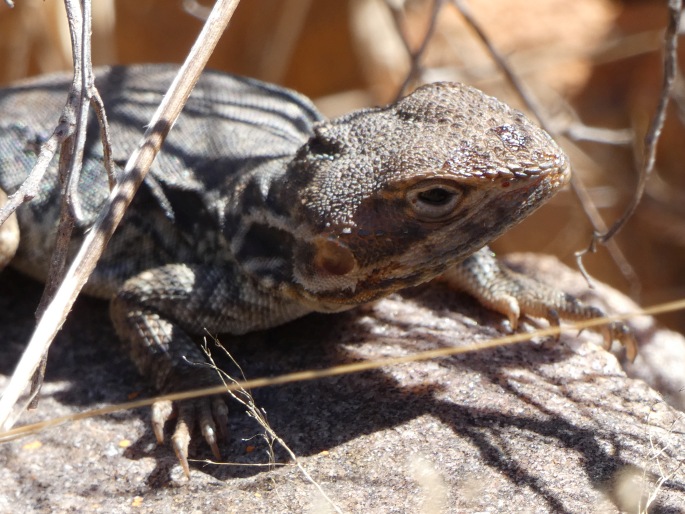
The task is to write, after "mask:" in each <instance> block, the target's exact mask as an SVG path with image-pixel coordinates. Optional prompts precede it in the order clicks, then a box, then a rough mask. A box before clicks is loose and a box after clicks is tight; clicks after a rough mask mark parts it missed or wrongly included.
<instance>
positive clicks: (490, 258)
mask: <svg viewBox="0 0 685 514" xmlns="http://www.w3.org/2000/svg"><path fill="white" fill-rule="evenodd" d="M441 278H442V279H443V280H445V281H446V282H447V283H448V284H449V285H450V286H451V287H453V288H454V289H459V290H462V291H465V292H467V293H469V294H470V295H472V296H474V297H475V298H476V299H478V300H479V301H480V303H482V304H483V305H484V306H485V307H488V308H489V309H492V310H494V311H496V312H499V313H501V314H503V315H504V316H506V317H507V318H508V319H509V323H510V324H511V327H512V329H513V330H516V328H517V327H518V322H519V319H520V318H521V317H523V316H532V317H538V318H545V319H546V320H548V321H549V322H550V323H551V324H553V325H558V324H559V321H560V320H568V321H581V320H587V319H593V318H600V317H604V316H605V313H604V311H602V310H601V309H600V308H598V307H594V306H591V305H586V304H584V303H583V302H581V301H580V300H578V299H577V298H575V297H573V296H571V295H569V294H567V293H564V292H562V291H559V290H557V289H554V288H553V287H550V286H548V285H546V284H543V283H541V282H538V281H537V280H535V279H533V278H530V277H527V276H525V275H521V274H520V273H516V272H515V271H513V270H511V269H509V268H508V267H506V266H505V265H504V264H502V263H501V262H499V261H498V260H497V258H496V257H495V254H494V253H493V252H492V251H491V250H490V249H489V248H488V247H485V248H482V249H481V250H479V251H478V252H476V253H474V254H473V255H471V256H470V257H467V258H466V259H464V260H463V261H462V262H460V263H459V264H458V265H456V266H454V267H453V268H451V269H450V270H448V271H447V272H446V273H444V274H443V275H442V277H441ZM603 332H604V337H605V347H606V348H608V347H610V346H611V342H612V341H613V340H618V341H620V342H621V343H622V344H623V345H624V346H625V347H626V355H627V357H628V359H630V360H631V361H632V360H634V359H635V356H636V355H637V345H636V343H635V340H634V338H633V337H632V335H631V334H630V331H629V330H628V328H627V327H626V326H625V325H624V324H623V323H620V322H613V323H610V324H609V325H608V326H607V327H606V328H605V329H603Z"/></svg>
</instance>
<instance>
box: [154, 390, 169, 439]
mask: <svg viewBox="0 0 685 514" xmlns="http://www.w3.org/2000/svg"><path fill="white" fill-rule="evenodd" d="M173 414H174V406H173V404H172V403H171V402H170V401H169V400H163V401H159V402H155V403H153V404H152V419H151V421H152V431H153V432H154V433H155V438H156V439H157V444H162V443H163V442H164V425H165V424H166V422H167V421H168V420H169V419H171V417H172V416H173Z"/></svg>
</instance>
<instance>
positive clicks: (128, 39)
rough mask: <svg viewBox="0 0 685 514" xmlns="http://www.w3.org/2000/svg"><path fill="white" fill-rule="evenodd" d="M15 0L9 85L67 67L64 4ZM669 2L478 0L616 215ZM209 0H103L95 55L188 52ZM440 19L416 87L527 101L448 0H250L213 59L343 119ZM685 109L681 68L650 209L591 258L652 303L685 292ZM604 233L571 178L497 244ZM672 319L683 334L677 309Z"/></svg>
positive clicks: (539, 245) (650, 96)
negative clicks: (595, 229) (465, 88)
mask: <svg viewBox="0 0 685 514" xmlns="http://www.w3.org/2000/svg"><path fill="white" fill-rule="evenodd" d="M15 3H16V7H15V8H14V9H10V8H9V7H8V6H7V5H6V4H5V3H4V2H2V1H0V84H1V85H6V84H10V83H12V82H13V81H16V80H19V79H22V78H24V77H28V76H32V75H36V74H42V73H47V72H53V71H57V70H68V69H70V67H71V49H70V43H69V34H68V30H67V24H66V18H65V14H64V12H63V9H64V7H63V3H62V2H60V1H58V0H15ZM666 3H667V2H666V0H663V1H638V0H633V1H628V0H623V1H613V0H574V1H573V2H569V1H568V0H544V1H539V2H531V1H529V0H471V1H470V2H468V5H469V6H470V8H471V10H472V12H473V15H474V17H475V18H476V19H477V20H478V22H479V23H480V24H481V25H482V27H483V29H484V31H485V33H486V34H487V36H488V38H489V39H490V41H491V42H492V44H493V45H494V46H495V47H496V48H497V49H498V50H499V51H500V52H501V53H503V54H504V55H505V56H507V58H508V60H509V62H510V64H511V66H512V67H513V69H514V71H515V72H516V73H517V74H518V75H519V76H520V77H521V78H522V79H523V80H524V82H525V84H526V88H527V90H528V91H529V92H530V93H531V94H532V95H534V97H535V98H536V99H537V101H538V102H539V103H540V104H541V106H542V107H543V110H544V111H545V113H546V115H547V116H548V118H549V119H551V120H552V122H553V125H554V127H555V128H556V129H557V130H558V131H559V133H560V134H564V135H561V136H559V137H558V139H559V141H560V143H561V144H562V146H563V147H564V148H565V149H566V151H567V152H568V154H569V155H570V157H571V161H572V163H573V165H574V170H575V173H576V174H577V176H578V177H579V178H580V180H581V181H582V183H583V184H584V186H585V190H586V192H587V195H588V197H589V199H590V200H591V201H592V203H593V204H594V206H595V207H596V209H597V210H598V212H599V214H600V215H601V216H602V218H603V219H604V220H605V222H606V223H607V224H608V225H610V224H612V223H613V221H614V220H615V219H616V218H617V217H618V216H619V215H620V214H621V213H622V211H623V208H624V207H625V205H626V204H627V203H628V201H629V200H630V198H631V196H632V194H633V191H634V189H635V185H636V182H637V176H638V172H637V169H638V168H637V166H636V162H639V159H640V152H641V146H642V140H643V138H644V134H645V132H646V130H647V126H648V124H649V122H650V117H651V116H652V115H653V112H654V109H655V107H656V105H657V102H658V98H659V88H660V85H661V81H662V71H661V69H662V52H661V47H662V41H663V29H664V27H665V26H666V23H667V12H666ZM211 4H212V3H211V2H208V1H203V2H201V1H193V0H186V1H184V0H117V1H114V0H95V1H94V2H93V62H94V65H96V66H97V65H104V64H127V63H142V62H177V63H180V62H182V60H183V59H184V57H185V55H186V53H187V51H188V49H189V48H190V47H191V45H192V43H193V41H194V39H195V37H196V35H197V33H198V32H199V30H200V28H201V26H202V21H201V19H202V18H203V16H206V14H207V12H208V9H209V8H210V7H211ZM436 5H437V6H439V9H437V8H436ZM431 28H432V32H431V36H430V38H428V40H427V44H426V46H425V52H424V53H423V54H422V55H421V57H420V59H419V60H418V64H419V65H420V66H419V68H418V70H417V72H418V73H417V74H416V80H415V81H413V82H412V84H411V85H412V86H415V85H417V84H418V83H420V82H431V81H436V80H453V81H461V82H465V83H468V84H472V85H474V86H476V87H478V88H480V89H483V90H485V91H486V92H488V93H490V94H493V95H495V96H497V97H499V98H501V99H502V100H504V101H506V102H507V103H510V104H511V105H513V106H515V107H517V108H522V104H521V102H520V100H519V99H518V97H517V96H516V94H515V93H514V91H513V90H512V89H511V87H510V86H509V85H508V83H507V82H506V81H505V80H504V78H503V75H502V73H501V72H500V71H499V70H498V68H497V67H496V66H495V64H494V63H493V61H492V59H491V58H490V57H489V54H488V52H487V50H486V49H485V47H484V46H483V44H482V43H481V42H480V40H479V39H478V37H477V36H476V35H475V33H474V31H473V29H472V28H471V27H470V26H468V24H466V23H465V21H464V19H463V17H462V16H461V14H460V13H459V11H458V10H457V9H456V8H455V6H454V5H453V4H452V3H451V2H450V1H447V0H445V1H443V2H438V3H437V4H436V2H434V1H433V0H335V1H327V2H324V1H321V0H319V1H314V0H249V1H244V2H242V3H241V4H240V5H239V6H238V9H237V11H236V13H235V15H234V17H233V20H232V21H231V24H230V25H229V28H228V30H227V32H226V33H225V34H224V36H223V39H222V41H221V42H220V44H219V46H218V48H217V50H216V51H215V53H214V55H213V57H212V59H211V60H210V67H212V68H216V69H222V70H226V71H230V72H234V73H239V74H243V75H248V76H252V77H257V78H260V79H263V80H267V81H270V82H276V83H278V84H282V85H285V86H287V87H291V88H293V89H296V90H298V91H300V92H303V93H305V94H307V95H308V96H310V97H311V98H313V99H314V101H315V102H316V103H317V105H319V107H320V108H321V109H322V111H323V112H324V113H325V114H327V115H329V116H336V115H338V114H342V113H345V112H348V111H350V110H352V109H356V108H360V107H364V106H369V105H377V104H383V103H387V102H389V101H392V100H393V99H394V98H395V97H396V96H397V94H398V91H399V90H400V89H401V86H402V84H403V83H404V81H405V79H406V77H407V76H408V74H409V72H410V69H411V67H412V62H414V63H415V64H416V63H417V60H416V59H414V60H413V61H412V54H415V53H416V52H417V50H418V49H419V48H420V47H421V46H422V42H423V40H424V37H425V35H426V34H427V31H429V29H431ZM524 110H525V109H524ZM684 121H685V90H684V89H683V81H682V80H679V81H678V84H677V86H676V93H675V95H674V98H673V100H672V102H671V104H670V107H669V117H668V120H667V123H666V128H665V131H664V134H663V137H662V140H661V142H660V145H659V148H658V155H657V164H656V169H655V172H654V175H653V177H652V178H651V179H650V182H649V184H648V187H647V191H646V194H645V197H644V198H643V200H642V204H641V206H640V207H639V209H638V211H637V213H636V214H635V216H634V217H633V218H632V219H631V221H630V222H629V223H628V225H627V226H626V227H625V228H624V229H623V230H622V231H621V232H620V233H619V235H618V237H617V238H616V241H615V246H614V248H612V249H611V251H609V250H607V249H606V248H600V249H599V251H598V252H597V253H596V254H593V255H589V256H586V257H585V259H584V263H585V265H586V267H587V269H588V271H589V272H590V274H591V275H592V276H594V277H595V278H596V279H598V280H601V281H604V282H607V283H609V284H611V285H613V286H614V287H617V288H618V289H621V290H622V291H624V292H626V293H628V294H629V295H631V296H632V297H633V298H634V299H635V300H636V301H638V302H639V303H641V304H643V305H650V304H653V303H656V302H660V301H664V300H667V299H673V298H678V297H682V296H685V266H684V265H683V262H684V261H685V259H684V257H685V223H684V221H683V220H685V130H684V127H683V122H684ZM595 128H603V129H608V130H602V131H597V130H594V129H595ZM141 131H142V128H141ZM591 232H592V228H591V224H590V223H589V221H588V218H587V215H586V214H585V212H584V211H583V209H582V208H581V206H580V203H579V201H578V200H577V198H576V196H575V194H574V193H573V192H572V191H571V190H570V189H567V190H565V191H563V192H562V193H560V194H559V195H557V197H555V198H554V199H553V200H552V202H550V204H548V205H546V206H545V207H543V208H542V209H541V210H540V211H538V212H537V213H536V214H535V215H533V216H532V217H531V218H530V219H528V220H527V221H525V222H524V223H523V224H521V225H520V226H519V227H517V228H515V229H514V230H512V231H510V232H509V233H507V234H506V235H505V236H503V237H502V238H501V239H500V240H498V241H497V242H496V244H495V245H494V248H495V250H496V251H498V252H500V253H504V252H513V251H535V252H543V253H551V254H554V255H556V256H557V257H559V258H560V259H562V260H563V261H565V262H566V263H567V264H569V265H571V266H572V267H575V262H574V257H573V254H574V252H575V251H577V250H581V249H583V248H586V247H587V245H588V244H589V241H590V234H591ZM631 270H632V271H631ZM661 320H662V321H663V322H664V323H666V324H668V325H670V326H671V327H673V328H676V329H678V330H680V331H685V316H684V315H682V314H680V313H675V314H671V315H669V316H667V317H663V318H661Z"/></svg>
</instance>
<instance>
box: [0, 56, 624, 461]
mask: <svg viewBox="0 0 685 514" xmlns="http://www.w3.org/2000/svg"><path fill="white" fill-rule="evenodd" d="M173 74H174V70H173V69H172V68H170V67H167V66H135V67H128V68H126V67H120V68H110V69H103V70H99V71H98V72H97V76H98V81H97V84H98V87H99V89H100V91H101V94H102V96H103V98H104V101H105V105H106V108H107V112H108V115H109V119H110V123H111V131H112V134H113V146H114V158H115V161H117V162H120V163H123V162H124V161H125V160H126V158H127V156H128V154H129V153H130V152H131V151H132V149H133V148H134V145H135V143H136V141H137V139H138V137H139V134H140V133H141V132H142V130H143V128H144V126H145V123H146V122H147V121H148V120H149V118H150V116H151V113H152V111H153V109H154V108H155V106H156V105H157V103H158V102H159V100H160V98H161V96H162V94H163V92H164V89H165V87H164V86H165V84H167V83H168V82H169V81H170V80H171V78H172V76H173ZM67 85H68V80H67V79H66V78H65V77H64V76H59V77H54V76H53V77H49V78H43V79H38V80H35V81H31V82H28V83H24V84H20V85H17V86H15V87H11V88H8V89H5V90H3V91H0V120H1V121H0V189H4V190H5V191H7V192H8V193H13V192H14V191H16V190H17V188H18V187H19V185H20V184H21V183H22V181H23V180H24V179H25V177H26V175H27V173H28V171H29V170H30V169H31V166H32V164H33V161H34V159H35V157H36V154H37V151H38V148H39V146H40V144H41V142H42V141H43V140H45V139H46V138H47V136H48V135H49V133H50V130H51V127H52V126H53V125H54V119H56V117H57V115H58V113H59V110H60V104H61V102H62V95H63V93H64V91H66V89H67ZM93 123H94V122H93ZM97 136H98V131H97V130H96V128H95V126H94V125H93V126H92V127H91V130H89V139H88V142H87V145H86V155H85V165H84V171H83V181H82V183H81V184H80V186H79V193H80V195H81V197H80V201H81V204H82V209H83V212H84V213H85V215H84V217H83V219H80V220H78V223H77V232H79V234H83V232H85V231H86V230H88V228H89V227H90V226H91V225H92V223H93V220H94V218H95V216H96V214H97V212H98V210H99V209H100V207H101V206H102V204H103V202H104V201H105V198H106V196H107V193H108V185H107V178H106V176H105V174H104V172H103V171H102V150H101V146H100V145H99V143H98V139H97ZM569 173H570V168H569V162H568V159H567V157H566V156H565V155H564V153H563V152H562V150H561V149H560V148H559V146H558V145H557V144H556V143H555V142H554V141H553V140H552V138H551V137H550V136H549V135H548V134H547V133H545V132H544V131H543V130H541V129H540V128H538V127H536V126H535V125H534V124H532V123H531V122H530V121H528V119H527V118H526V117H525V116H524V115H523V114H522V113H520V112H518V111H515V110H513V109H511V108H509V107H508V106H506V105H505V104H503V103H501V102H499V101H498V100H496V99H494V98H492V97H489V96H486V95H485V94H483V93H482V92H480V91H478V90H476V89H473V88H471V87H468V86H465V85H462V84H455V83H436V84H429V85H426V86H423V87H421V88H419V89H417V90H416V91H415V92H414V93H412V94H411V95H409V96H407V97H406V98H404V99H402V100H400V101H398V102H397V103H395V104H392V105H389V106H387V107H381V108H374V109H366V110H361V111H357V112H353V113H351V114H348V115H346V116H343V117H340V118H337V119H334V120H331V121H327V120H325V119H324V118H323V117H322V116H321V115H320V114H319V113H318V112H317V110H316V109H315V108H314V106H313V105H312V104H311V102H310V101H309V100H308V99H306V98H304V97H302V96H301V95H298V94H297V93H294V92H291V91H288V90H285V89H282V88H280V87H278V86H273V85H269V84H264V83H262V82H258V81H255V80H250V79H244V78H239V77H234V76H231V75H226V74H221V73H216V72H206V73H205V74H204V76H203V78H202V79H201V80H200V82H199V83H198V85H197V87H196V88H195V91H194V93H193V95H192V96H191V98H190V100H189V102H188V104H187V106H186V108H185V110H184V113H183V115H182V116H181V118H180V119H179V121H178V123H177V125H176V127H175V128H174V130H173V131H172V132H171V134H170V136H169V138H168V140H167V142H166V143H165V146H164V149H163V152H162V154H161V155H160V156H159V158H158V159H157V162H156V164H155V166H154V167H153V169H152V170H151V172H150V174H149V175H148V177H147V178H146V180H145V183H144V185H143V187H142V188H141V190H140V191H139V193H138V194H137V196H136V198H135V199H134V202H133V204H132V205H131V208H130V209H129V211H128V212H127V214H126V217H125V218H124V221H123V223H122V225H121V227H120V228H119V230H118V231H117V232H116V233H115V235H114V237H113V239H112V241H111V242H110V244H109V246H108V248H107V250H106V252H105V255H104V256H103V257H102V259H101V261H100V262H99V264H98V266H97V268H96V270H95V272H94V274H93V275H92V276H91V278H90V280H89V282H88V284H87V286H86V288H85V289H84V292H85V293H87V294H90V295H95V296H98V297H102V298H107V299H111V300H112V301H111V318H112V321H113V323H114V326H115V328H116V331H117V333H118V335H119V336H120V338H121V339H122V340H123V341H124V342H125V343H126V345H127V347H128V349H129V352H130V354H131V357H132V359H133V361H134V362H135V363H136V365H137V367H138V368H139V370H140V372H141V373H142V374H143V375H144V376H146V377H149V378H150V379H151V380H152V381H153V383H154V384H155V386H156V387H157V388H158V389H159V390H160V391H164V392H168V391H177V390H182V389H189V388H197V387H202V386H208V385H214V384H216V383H218V382H219V378H218V376H217V374H216V372H215V371H213V370H212V369H210V368H208V367H206V366H201V365H198V364H197V363H201V362H203V361H204V356H203V354H202V352H201V351H200V349H199V348H198V347H197V346H196V344H195V342H194V341H193V339H192V337H191V336H193V335H198V334H205V333H206V331H209V332H210V333H222V332H224V333H231V334H236V335H240V334H244V333H247V332H250V331H253V330H258V329H265V328H269V327H274V326H277V325H279V324H282V323H285V322H287V321H289V320H292V319H295V318H298V317H301V316H304V315H305V314H307V313H310V312H315V311H316V312H338V311H343V310H346V309H351V308H353V307H355V306H358V305H360V304H364V303H366V302H370V301H373V300H376V299H378V298H381V297H383V296H386V295H388V294H390V293H393V292H395V291H398V290H401V289H404V288H407V287H410V286H414V285H417V284H421V283H424V282H427V281H430V280H432V279H434V278H441V279H443V280H446V281H447V282H448V283H449V284H450V285H451V286H453V287H456V288H460V289H464V290H466V291H467V292H469V293H471V294H472V295H474V296H476V297H477V298H478V299H479V300H480V301H481V302H482V303H483V304H484V305H486V306H487V307H489V308H491V309H494V310H496V311H498V312H500V313H502V314H503V315H504V316H506V317H507V318H508V319H509V321H510V323H511V327H512V329H516V326H517V324H518V320H519V318H521V317H522V316H538V317H543V318H547V319H548V320H549V321H550V322H552V323H556V322H558V319H559V318H563V319H572V320H575V319H586V318H593V317H597V316H602V315H603V313H602V311H601V310H599V309H597V308H595V307H591V306H586V305H583V304H581V303H580V302H579V301H578V300H576V299H575V298H573V297H570V296H568V295H565V294H563V293H559V292H556V291H554V290H551V289H549V288H547V287H544V286H542V285H540V284H539V283H537V282H534V281H532V280H531V279H528V278H526V277H523V276H520V275H517V274H515V273H514V272H512V271H511V270H509V269H507V268H505V267H503V266H502V265H500V264H499V263H498V261H497V260H496V259H495V257H494V255H493V254H492V252H491V251H490V250H489V249H488V248H487V247H486V246H485V245H486V244H487V243H489V242H490V241H492V240H493V239H494V238H496V237H497V236H499V235H500V234H501V233H503V232H505V231H506V230H507V229H509V228H510V227H511V226H512V225H514V224H516V223H518V222H519V221H521V220H522V219H523V218H525V217H526V216H527V215H529V214H530V213H531V212H532V211H534V210H535V209H537V208H538V207H540V206H541V205H542V204H543V203H544V202H545V201H546V200H547V199H549V198H550V197H551V196H552V195H553V194H554V193H556V192H557V191H558V190H559V189H560V188H561V187H562V186H563V185H564V184H565V183H566V182H567V180H568V178H569ZM58 212H59V187H58V181H57V174H56V164H54V165H53V166H52V168H51V169H50V170H49V172H48V175H47V176H46V178H45V181H44V183H43V188H42V189H41V191H40V193H39V195H38V196H37V197H36V198H35V199H34V200H33V201H32V202H31V203H30V204H27V205H24V206H22V207H21V208H20V209H19V210H18V212H17V218H18V224H19V231H20V232H21V241H20V243H19V247H18V250H17V253H16V256H15V258H14V260H13V262H12V264H13V265H14V266H16V267H17V268H18V269H20V270H22V271H24V272H26V273H28V274H30V275H32V276H34V277H36V278H38V279H44V278H45V273H46V269H47V267H48V262H49V258H50V253H51V249H52V247H53V244H54V237H55V236H54V234H55V226H56V222H57V214H58ZM6 232H7V233H11V234H15V232H16V231H15V230H14V229H8V228H6ZM13 237H14V236H11V237H9V238H6V239H2V238H0V240H5V241H13V240H14V239H13ZM79 243H80V239H79V237H76V240H75V242H74V245H78V244H79ZM6 246H10V245H6ZM1 248H4V247H3V246H0V251H1V252H2V253H3V256H4V257H5V259H8V256H9V254H10V253H11V250H8V249H4V250H1ZM0 262H2V259H0ZM622 330H623V329H622V326H621V325H613V326H611V327H610V328H609V329H608V330H607V338H608V340H609V342H610V341H611V339H612V338H614V337H618V336H620V335H621V332H622ZM629 353H630V354H634V347H632V346H630V347H629ZM177 410H178V421H177V425H176V430H175V433H174V436H173V438H172V440H173V446H174V449H175V451H176V453H177V455H178V456H179V459H180V461H181V463H182V466H183V468H184V471H185V473H186V474H188V473H189V469H188V462H187V455H188V443H189V440H190V433H191V430H192V428H193V425H195V424H196V423H198V424H199V426H200V428H201V430H202V433H203V434H204V437H205V439H206V441H207V442H208V443H209V445H210V446H211V448H212V449H213V451H214V453H215V455H216V456H217V457H218V456H219V450H218V445H217V435H216V434H217V430H218V431H222V430H223V427H224V425H225V424H226V420H227V410H226V406H225V404H224V402H223V399H221V398H205V399H202V400H199V401H191V402H182V403H180V404H179V405H178V409H177ZM170 413H171V412H170V409H169V408H168V405H167V404H163V403H160V404H156V405H155V406H154V407H153V414H152V424H153V428H154V432H155V435H156V437H157V439H158V441H159V442H162V441H163V438H164V434H163V425H164V423H165V421H166V420H167V419H168V417H169V415H170Z"/></svg>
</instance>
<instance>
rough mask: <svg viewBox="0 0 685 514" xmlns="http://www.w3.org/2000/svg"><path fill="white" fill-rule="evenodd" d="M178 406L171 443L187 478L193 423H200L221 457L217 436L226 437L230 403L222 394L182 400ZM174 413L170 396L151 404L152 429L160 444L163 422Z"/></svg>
mask: <svg viewBox="0 0 685 514" xmlns="http://www.w3.org/2000/svg"><path fill="white" fill-rule="evenodd" d="M177 410H178V412H177V415H178V417H177V420H176V427H175V428H174V434H173V435H172V436H171V445H172V447H173V449H174V452H175V453H176V457H178V460H179V462H180V464H181V467H182V468H183V473H184V474H185V476H186V478H190V466H189V465H188V446H189V445H190V439H191V434H192V431H193V427H194V426H195V424H196V423H197V424H198V425H199V427H200V431H201V432H202V435H203V437H204V439H205V441H206V442H207V444H208V445H209V447H210V448H211V450H212V454H213V455H214V458H215V459H216V460H221V452H220V451H219V444H218V440H219V439H225V438H226V437H227V429H226V427H227V425H228V407H227V406H226V402H224V400H223V398H221V397H218V396H217V397H211V398H198V399H195V400H185V401H182V402H179V403H178V406H177ZM173 413H174V409H173V406H172V403H171V402H170V401H168V400H164V401H159V402H155V403H154V404H153V405H152V430H153V431H154V433H155V437H156V438H157V443H159V444H162V443H163V442H164V424H165V423H166V422H167V421H168V420H169V419H170V418H171V417H172V416H173ZM217 432H218V437H217Z"/></svg>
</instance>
